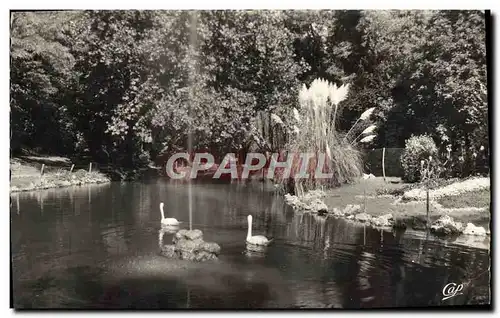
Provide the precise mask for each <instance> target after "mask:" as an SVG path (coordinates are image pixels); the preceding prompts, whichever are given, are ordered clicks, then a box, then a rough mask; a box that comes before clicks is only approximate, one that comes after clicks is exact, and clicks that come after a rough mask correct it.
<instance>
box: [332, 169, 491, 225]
mask: <svg viewBox="0 0 500 318" xmlns="http://www.w3.org/2000/svg"><path fill="white" fill-rule="evenodd" d="M412 187H413V188H414V187H415V186H414V185H413V186H411V185H408V184H405V183H402V182H400V181H399V179H395V178H388V179H387V182H384V180H383V178H374V179H367V180H360V181H359V182H358V183H356V184H352V185H346V186H343V187H340V188H337V189H332V190H329V191H327V192H326V196H325V197H324V198H323V201H324V202H325V203H326V205H327V206H328V208H329V210H332V209H333V208H344V207H346V206H347V205H349V204H354V205H360V206H361V211H360V212H365V213H367V214H369V215H371V216H373V217H376V216H381V215H384V214H388V213H391V214H392V215H393V217H394V220H396V221H397V222H398V224H404V225H406V226H407V227H408V228H413V229H419V230H420V229H423V228H425V222H426V221H425V220H426V211H427V208H426V201H425V200H411V201H405V200H401V197H402V195H403V193H405V191H407V190H408V189H409V188H412ZM381 193H385V194H381ZM388 193H392V194H397V195H392V194H388ZM443 215H448V216H450V217H452V218H453V219H455V220H457V221H460V222H462V223H464V224H466V223H469V222H470V223H473V224H475V225H479V226H483V227H485V228H486V229H489V222H490V189H484V188H483V189H479V190H474V189H471V190H470V191H467V192H464V193H461V194H460V195H455V194H451V195H442V196H439V197H438V198H436V199H435V200H431V202H430V219H431V221H434V220H436V219H438V218H439V217H441V216H443Z"/></svg>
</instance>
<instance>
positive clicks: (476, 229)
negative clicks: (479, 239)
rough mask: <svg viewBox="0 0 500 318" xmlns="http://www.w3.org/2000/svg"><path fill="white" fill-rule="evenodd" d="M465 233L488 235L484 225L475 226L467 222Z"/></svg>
mask: <svg viewBox="0 0 500 318" xmlns="http://www.w3.org/2000/svg"><path fill="white" fill-rule="evenodd" d="M463 234H467V235H476V236H486V230H485V229H484V227H482V226H475V225H474V224H472V223H467V226H466V227H465V229H464V232H463Z"/></svg>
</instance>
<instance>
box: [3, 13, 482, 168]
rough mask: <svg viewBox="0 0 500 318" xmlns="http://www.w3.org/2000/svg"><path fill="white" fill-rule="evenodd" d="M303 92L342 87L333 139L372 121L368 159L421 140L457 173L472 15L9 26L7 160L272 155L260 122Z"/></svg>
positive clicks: (56, 16)
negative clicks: (446, 156) (254, 151)
mask: <svg viewBox="0 0 500 318" xmlns="http://www.w3.org/2000/svg"><path fill="white" fill-rule="evenodd" d="M315 78H325V79H327V80H328V81H330V82H332V83H336V84H337V85H341V84H349V85H350V89H349V95H348V96H347V98H346V99H345V100H344V101H343V102H341V103H340V104H339V107H338V113H337V114H336V118H337V124H338V127H336V129H338V130H339V131H344V132H345V131H347V130H349V128H350V127H351V126H352V125H353V123H354V122H355V121H356V119H357V118H359V115H360V114H361V113H363V112H364V111H365V110H367V109H368V108H371V107H376V111H375V113H374V119H375V122H376V124H377V130H376V134H377V137H376V138H375V139H374V144H373V145H371V146H373V147H383V146H385V147H404V145H405V140H406V139H408V138H409V137H410V136H411V135H413V134H415V135H420V134H429V135H430V136H432V137H433V138H434V139H435V140H436V142H437V146H438V147H439V148H440V149H443V148H444V147H445V146H446V145H448V144H451V145H452V149H453V151H452V153H453V154H457V158H458V157H459V156H460V157H463V158H465V159H464V161H465V162H466V163H468V162H471V163H472V162H473V158H472V157H471V156H470V155H467V154H468V153H473V152H474V151H472V152H471V151H468V150H469V149H476V152H477V151H479V149H480V147H481V146H483V149H484V150H483V153H486V154H487V153H489V148H488V145H489V142H488V125H487V122H488V106H487V100H486V49H485V20H484V13H482V12H479V11H327V10H324V11H198V12H194V11H85V12H83V11H82V12H78V11H69V12H66V11H65V12H36V13H27V12H18V13H12V16H11V102H10V107H11V131H12V145H11V146H12V149H13V151H20V150H21V149H36V150H38V151H39V152H46V153H57V154H62V155H70V156H71V155H81V154H88V155H90V156H91V157H92V158H93V159H94V160H95V161H98V162H101V163H110V164H113V165H116V166H121V167H129V168H130V167H139V166H144V165H145V164H146V163H148V162H151V161H158V160H160V159H159V158H163V157H162V156H161V155H163V154H168V153H170V152H173V151H178V150H180V149H187V147H188V143H189V141H191V144H192V145H193V147H194V148H195V149H209V150H210V151H211V152H212V153H214V154H216V155H217V154H222V153H224V152H227V151H233V152H242V153H244V152H246V151H248V150H249V149H250V147H252V146H253V147H254V148H255V147H256V148H258V149H260V150H276V149H279V148H282V147H283V146H284V145H285V144H286V142H287V139H288V136H289V132H282V131H279V129H278V130H276V129H274V128H272V127H271V126H272V125H270V124H269V123H270V115H271V114H272V113H273V114H278V115H280V116H283V115H285V116H290V114H291V109H292V107H298V91H299V89H300V87H301V85H302V84H306V85H309V84H310V83H311V82H312V80H313V79H315ZM263 122H264V123H266V122H267V124H262V123H263ZM283 134H284V135H283ZM189 137H191V138H189ZM255 145H257V146H255ZM466 150H467V151H466ZM466 166H467V164H466ZM466 170H467V169H466Z"/></svg>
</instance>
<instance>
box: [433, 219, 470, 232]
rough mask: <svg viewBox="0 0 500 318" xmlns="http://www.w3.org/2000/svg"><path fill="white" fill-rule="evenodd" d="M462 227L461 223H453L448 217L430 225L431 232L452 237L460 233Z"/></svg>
mask: <svg viewBox="0 0 500 318" xmlns="http://www.w3.org/2000/svg"><path fill="white" fill-rule="evenodd" d="M462 230H463V226H462V223H461V222H455V221H454V220H453V218H451V217H449V216H448V215H443V216H441V217H440V218H439V219H438V220H436V221H435V222H434V223H432V225H431V232H433V233H435V234H438V235H452V234H460V233H462Z"/></svg>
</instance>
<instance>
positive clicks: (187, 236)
mask: <svg viewBox="0 0 500 318" xmlns="http://www.w3.org/2000/svg"><path fill="white" fill-rule="evenodd" d="M197 239H200V240H203V232H202V231H200V230H180V231H178V232H177V233H175V236H174V244H175V242H177V241H178V240H189V241H194V240H197Z"/></svg>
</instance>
